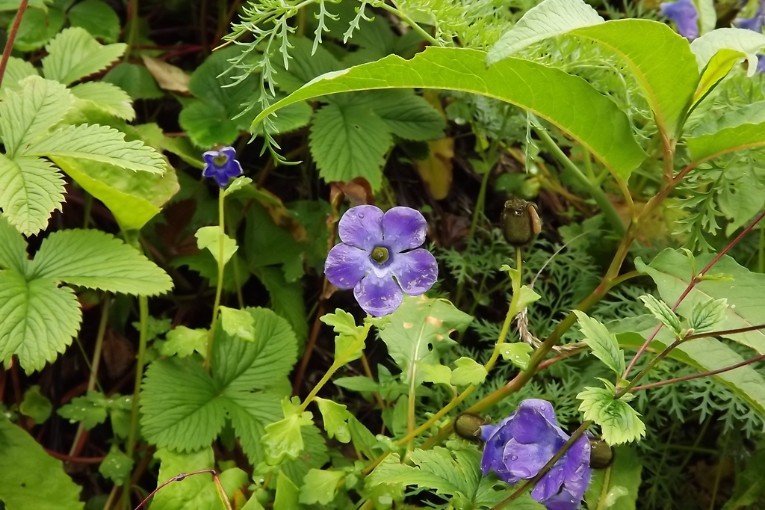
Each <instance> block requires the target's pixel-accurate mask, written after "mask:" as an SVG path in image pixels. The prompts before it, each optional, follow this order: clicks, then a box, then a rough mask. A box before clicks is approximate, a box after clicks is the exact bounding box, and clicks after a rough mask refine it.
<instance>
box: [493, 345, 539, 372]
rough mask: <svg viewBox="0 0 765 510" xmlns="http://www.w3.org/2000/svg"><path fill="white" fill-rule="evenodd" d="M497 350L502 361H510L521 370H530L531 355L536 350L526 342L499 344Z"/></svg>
mask: <svg viewBox="0 0 765 510" xmlns="http://www.w3.org/2000/svg"><path fill="white" fill-rule="evenodd" d="M497 348H498V349H499V354H500V355H501V356H502V359H504V360H507V361H510V363H512V364H513V365H515V366H516V367H518V368H520V369H521V370H526V369H527V368H528V366H529V361H530V360H531V356H530V354H531V351H533V350H534V349H533V348H532V347H531V346H530V345H529V344H527V343H524V342H513V343H505V344H499V345H498V346H497Z"/></svg>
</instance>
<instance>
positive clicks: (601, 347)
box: [574, 310, 625, 377]
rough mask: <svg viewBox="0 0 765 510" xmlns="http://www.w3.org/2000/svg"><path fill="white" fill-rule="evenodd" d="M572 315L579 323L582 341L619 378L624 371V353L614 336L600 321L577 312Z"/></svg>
mask: <svg viewBox="0 0 765 510" xmlns="http://www.w3.org/2000/svg"><path fill="white" fill-rule="evenodd" d="M574 313H575V314H576V317H577V320H578V321H579V328H580V330H581V332H582V335H584V341H585V343H587V346H588V347H589V348H590V349H592V354H594V355H595V357H597V358H598V359H599V360H600V361H602V362H603V363H605V364H606V366H607V367H608V368H610V369H611V370H612V371H613V372H614V373H615V374H616V376H617V377H621V375H622V373H623V372H624V369H625V363H624V351H622V350H621V349H619V342H617V340H616V336H615V335H614V334H613V333H611V332H610V331H608V328H606V327H605V326H604V325H603V324H602V323H601V322H600V321H598V320H596V319H593V318H591V317H589V316H588V315H587V314H586V313H584V312H580V311H579V310H574Z"/></svg>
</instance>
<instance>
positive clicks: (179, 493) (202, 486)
mask: <svg viewBox="0 0 765 510" xmlns="http://www.w3.org/2000/svg"><path fill="white" fill-rule="evenodd" d="M155 456H156V458H158V459H159V460H160V461H161V464H160V465H159V475H158V476H157V485H159V484H161V483H163V482H165V481H167V480H169V479H170V478H172V477H174V476H176V475H178V474H180V473H188V472H190V471H197V470H200V469H213V468H215V467H216V466H215V457H214V455H213V451H212V448H205V449H202V450H200V451H198V452H196V453H186V454H183V453H176V452H173V451H170V450H167V449H160V450H157V452H156V453H155ZM220 481H221V485H223V490H224V492H225V493H226V495H227V496H228V497H229V498H230V497H233V495H234V492H236V491H237V490H241V489H243V488H244V487H245V486H246V485H247V473H245V472H244V471H242V470H241V469H239V468H229V469H225V470H223V472H222V473H221V474H220ZM220 504H221V503H220V498H219V496H218V493H217V489H216V488H215V482H214V481H213V479H212V476H210V475H197V476H189V477H188V478H186V479H184V480H183V481H182V482H178V483H172V484H170V485H168V486H167V487H165V488H163V489H162V490H161V491H159V492H158V493H157V495H156V496H155V497H154V499H153V500H152V502H151V509H152V510H184V509H187V508H188V509H191V508H199V509H200V510H201V509H203V508H217V507H218V506H220Z"/></svg>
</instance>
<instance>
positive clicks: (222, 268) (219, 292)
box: [204, 189, 226, 369]
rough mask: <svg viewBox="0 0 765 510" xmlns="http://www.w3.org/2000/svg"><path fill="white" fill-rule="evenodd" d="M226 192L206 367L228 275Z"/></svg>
mask: <svg viewBox="0 0 765 510" xmlns="http://www.w3.org/2000/svg"><path fill="white" fill-rule="evenodd" d="M225 205H226V194H225V193H224V191H223V190H222V189H221V190H220V193H219V195H218V225H219V230H218V257H217V262H218V281H217V282H216V285H215V301H214V302H213V309H212V318H211V319H210V333H209V334H208V336H207V356H205V363H204V364H205V368H207V369H209V368H210V363H212V352H213V342H214V341H215V330H216V329H217V327H218V312H219V311H220V301H221V297H222V296H223V278H224V276H225V275H226V262H225V260H224V258H225V256H226V208H225Z"/></svg>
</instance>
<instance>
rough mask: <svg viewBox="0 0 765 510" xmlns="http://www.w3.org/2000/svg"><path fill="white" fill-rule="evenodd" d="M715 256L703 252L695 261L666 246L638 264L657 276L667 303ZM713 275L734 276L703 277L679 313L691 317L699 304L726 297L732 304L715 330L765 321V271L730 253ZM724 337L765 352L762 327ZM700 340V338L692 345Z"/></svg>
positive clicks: (673, 299)
mask: <svg viewBox="0 0 765 510" xmlns="http://www.w3.org/2000/svg"><path fill="white" fill-rule="evenodd" d="M713 256H714V254H706V255H701V256H699V257H697V258H696V259H695V261H692V260H689V259H688V257H687V256H686V254H685V253H683V252H681V251H676V250H671V249H666V250H664V251H662V252H661V253H659V254H658V255H657V256H656V258H654V259H653V261H651V263H650V264H649V265H647V264H645V263H644V262H643V261H642V260H640V259H637V260H636V263H635V267H636V268H637V269H638V271H640V272H642V273H644V274H647V275H649V276H650V277H651V278H653V280H654V282H656V286H657V287H658V289H659V294H660V295H661V298H662V299H663V300H664V301H665V302H667V303H674V302H675V301H676V300H677V298H678V297H680V295H681V294H682V293H683V292H684V291H685V289H686V288H687V287H688V284H689V283H690V278H691V275H693V274H695V273H694V272H695V271H698V269H699V268H702V267H704V266H705V265H706V264H707V263H709V261H710V260H711V259H712V257H713ZM692 266H694V267H692ZM713 274H726V275H729V276H730V278H726V279H720V278H717V279H703V280H702V281H701V282H699V283H697V284H696V285H695V286H694V287H693V290H691V292H690V293H689V294H688V296H687V297H685V299H683V301H682V302H681V303H680V305H679V306H678V308H677V313H678V314H680V315H681V316H683V317H686V318H688V317H691V315H692V313H693V309H694V308H695V307H696V306H698V305H699V304H701V303H706V302H708V301H710V300H713V299H722V298H725V299H727V301H728V307H727V308H726V309H725V315H724V318H723V320H722V321H720V322H719V323H718V324H717V325H716V326H715V329H718V328H719V329H720V330H728V329H737V328H746V327H751V326H756V325H758V324H765V294H763V292H762V289H763V288H765V274H762V273H755V272H751V271H749V270H748V269H746V268H745V267H743V266H741V265H739V264H738V263H737V262H736V261H735V260H733V259H732V258H731V257H729V256H727V255H726V256H723V257H722V258H721V259H720V261H719V262H718V263H717V264H715V266H714V268H713V270H712V271H711V272H710V275H713ZM722 336H723V337H725V338H728V339H730V340H733V341H734V342H738V343H740V344H743V345H746V346H747V347H750V348H752V349H754V350H755V351H757V352H758V353H760V354H765V332H763V331H762V330H755V331H748V332H745V333H735V334H730V335H722ZM696 342H698V340H694V341H693V342H690V343H689V344H688V345H691V344H694V343H696Z"/></svg>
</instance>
